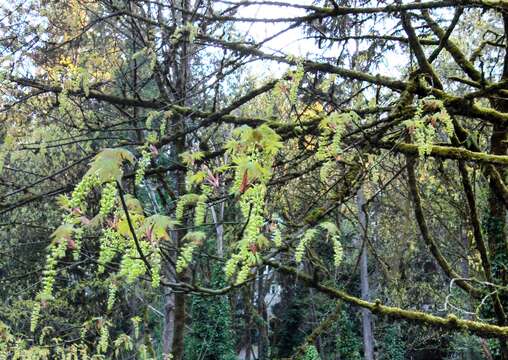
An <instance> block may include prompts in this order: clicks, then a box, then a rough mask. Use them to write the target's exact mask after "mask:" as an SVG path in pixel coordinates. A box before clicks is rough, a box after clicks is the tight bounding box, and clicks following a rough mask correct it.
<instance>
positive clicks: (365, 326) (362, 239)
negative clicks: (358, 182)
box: [357, 188, 374, 360]
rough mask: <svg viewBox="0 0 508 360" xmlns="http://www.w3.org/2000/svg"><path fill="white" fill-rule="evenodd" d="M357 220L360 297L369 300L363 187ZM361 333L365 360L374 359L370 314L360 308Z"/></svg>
mask: <svg viewBox="0 0 508 360" xmlns="http://www.w3.org/2000/svg"><path fill="white" fill-rule="evenodd" d="M357 204H358V220H359V223H360V229H359V234H360V236H359V247H360V251H361V255H360V288H361V294H362V299H364V300H367V301H369V300H370V289H369V270H368V258H367V233H366V230H367V217H366V214H365V211H364V208H363V206H364V205H365V197H364V195H363V189H361V188H360V190H359V191H358V198H357ZM361 311H362V334H363V353H364V358H365V359H366V360H374V335H373V333H372V314H371V312H370V310H368V309H362V310H361Z"/></svg>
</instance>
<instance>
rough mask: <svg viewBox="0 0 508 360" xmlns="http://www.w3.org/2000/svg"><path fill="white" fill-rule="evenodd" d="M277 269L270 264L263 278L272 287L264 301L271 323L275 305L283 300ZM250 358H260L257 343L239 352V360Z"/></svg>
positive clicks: (254, 359)
mask: <svg viewBox="0 0 508 360" xmlns="http://www.w3.org/2000/svg"><path fill="white" fill-rule="evenodd" d="M275 274H276V273H275V271H273V269H271V268H269V267H268V266H267V267H265V269H264V270H263V278H264V279H265V281H266V282H271V284H270V288H269V289H268V291H267V292H266V295H265V297H264V302H265V306H266V314H267V318H268V324H270V320H272V319H273V318H274V317H275V315H274V311H273V309H274V307H275V305H277V304H278V303H280V301H281V293H282V287H281V286H280V285H279V284H278V283H277V282H276V280H275ZM257 295H258V294H257V288H256V292H255V293H254V298H257ZM248 353H250V357H248V356H247V354H248ZM247 358H249V359H250V360H256V359H257V358H258V346H257V344H252V345H251V346H250V347H249V348H247V347H244V348H242V349H241V350H240V352H239V353H238V359H239V360H245V359H247Z"/></svg>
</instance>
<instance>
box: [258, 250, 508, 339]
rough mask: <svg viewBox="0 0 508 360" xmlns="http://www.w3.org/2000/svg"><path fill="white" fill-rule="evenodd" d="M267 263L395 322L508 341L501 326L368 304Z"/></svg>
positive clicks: (507, 329)
mask: <svg viewBox="0 0 508 360" xmlns="http://www.w3.org/2000/svg"><path fill="white" fill-rule="evenodd" d="M265 263H266V264H267V265H269V266H271V267H273V268H276V269H278V270H279V271H280V272H283V273H286V274H292V275H296V277H297V279H298V280H300V281H302V282H304V283H305V284H306V285H307V286H310V287H313V288H314V289H316V290H318V291H319V292H321V293H323V294H326V295H328V296H329V297H331V298H333V299H340V300H343V301H345V302H347V303H349V304H352V305H355V306H359V307H362V308H365V309H369V310H370V311H372V312H373V313H374V314H376V315H381V316H387V317H390V318H392V319H401V320H406V321H410V322H414V323H417V324H421V325H429V326H434V327H437V328H441V329H447V330H452V331H468V332H470V333H472V334H476V335H478V336H481V337H486V338H492V337H498V338H508V326H497V325H492V324H488V323H484V322H479V321H472V320H464V319H459V318H457V317H456V316H454V315H449V316H448V317H441V316H435V315H431V314H427V313H425V312H422V311H417V310H405V309H401V308H398V307H394V306H386V305H383V304H381V302H380V301H375V302H369V301H365V300H362V299H360V298H357V297H356V296H353V295H350V294H348V293H346V292H344V291H342V290H339V289H336V288H334V287H331V286H327V285H324V284H322V283H320V282H317V281H315V279H314V278H313V277H312V276H310V275H307V274H306V273H303V272H300V271H298V270H297V269H295V268H294V267H291V266H284V265H281V264H279V263H278V262H276V261H273V260H265Z"/></svg>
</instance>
